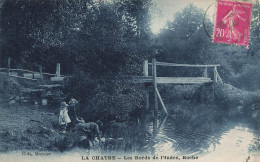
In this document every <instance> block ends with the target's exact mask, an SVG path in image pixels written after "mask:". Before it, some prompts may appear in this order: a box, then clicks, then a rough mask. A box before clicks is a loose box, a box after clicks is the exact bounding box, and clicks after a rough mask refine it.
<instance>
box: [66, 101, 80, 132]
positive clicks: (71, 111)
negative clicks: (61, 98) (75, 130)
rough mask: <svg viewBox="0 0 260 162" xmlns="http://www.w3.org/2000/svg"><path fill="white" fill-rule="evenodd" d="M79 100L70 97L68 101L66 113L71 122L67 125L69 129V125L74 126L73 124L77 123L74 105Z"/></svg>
mask: <svg viewBox="0 0 260 162" xmlns="http://www.w3.org/2000/svg"><path fill="white" fill-rule="evenodd" d="M78 103H79V102H78V101H77V100H76V99H74V98H72V99H71V100H70V101H69V107H68V115H69V117H70V119H71V123H70V124H69V125H68V128H69V129H70V128H71V127H74V125H75V124H77V122H78V120H77V114H76V106H77V104H78Z"/></svg>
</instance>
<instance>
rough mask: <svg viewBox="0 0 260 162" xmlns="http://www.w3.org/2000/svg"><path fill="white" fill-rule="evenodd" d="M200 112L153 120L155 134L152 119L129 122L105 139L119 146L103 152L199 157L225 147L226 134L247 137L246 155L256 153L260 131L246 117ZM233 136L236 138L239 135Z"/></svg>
mask: <svg viewBox="0 0 260 162" xmlns="http://www.w3.org/2000/svg"><path fill="white" fill-rule="evenodd" d="M193 109H196V107H194V108H193ZM200 109H201V110H200V111H190V112H188V113H187V112H186V114H184V113H180V114H170V115H169V116H168V117H160V118H158V119H157V120H156V122H157V124H156V125H157V126H158V128H157V129H156V130H153V127H154V122H155V120H154V119H153V117H152V115H146V116H145V117H144V118H142V119H136V120H135V121H134V122H129V123H127V124H126V125H125V126H124V127H122V128H118V129H117V130H115V129H114V130H113V131H112V133H111V132H110V137H109V136H107V137H106V138H115V139H117V140H118V141H120V140H121V142H115V143H111V144H110V146H109V145H107V146H105V148H106V149H104V151H106V152H117V151H120V152H127V153H129V152H130V153H138V154H142V153H146V154H152V155H153V154H160V153H163V152H167V153H168V154H172V155H174V154H176V155H177V154H185V155H191V154H192V155H193V154H197V155H199V154H205V153H208V152H212V151H214V150H215V149H216V147H218V146H219V145H221V146H222V145H225V144H223V143H221V140H222V139H223V138H229V134H232V133H233V132H236V131H238V132H240V133H241V134H249V135H250V136H249V135H248V138H252V139H246V137H247V136H245V137H244V141H246V140H247V141H248V140H250V141H251V142H250V143H248V145H249V146H248V148H249V150H248V151H250V152H256V151H259V149H260V145H259V134H260V133H259V127H258V125H257V121H256V120H255V119H252V117H251V116H250V115H249V113H228V112H227V111H226V110H224V109H220V108H219V109H218V108H211V107H207V106H205V107H203V108H200ZM203 109H204V110H203ZM110 131H111V130H110ZM106 134H107V135H108V134H109V133H106ZM113 134H117V135H116V136H113ZM235 135H237V136H239V133H237V134H235ZM234 138H236V137H234ZM239 138H240V137H239ZM116 145H117V146H116Z"/></svg>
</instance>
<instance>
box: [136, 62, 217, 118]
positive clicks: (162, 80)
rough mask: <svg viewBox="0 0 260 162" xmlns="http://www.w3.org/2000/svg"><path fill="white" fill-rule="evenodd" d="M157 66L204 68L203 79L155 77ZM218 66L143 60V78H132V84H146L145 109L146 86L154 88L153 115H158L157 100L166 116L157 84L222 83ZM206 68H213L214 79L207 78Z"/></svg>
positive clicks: (146, 91) (146, 104)
mask: <svg viewBox="0 0 260 162" xmlns="http://www.w3.org/2000/svg"><path fill="white" fill-rule="evenodd" d="M149 65H151V66H152V76H149V71H148V69H149V68H148V66H149ZM157 66H174V67H198V68H204V73H203V77H157V70H156V67H157ZM218 66H220V65H190V64H176V63H166V62H156V59H153V60H152V63H148V60H144V63H143V76H134V77H133V82H134V83H144V84H146V86H145V87H146V90H145V107H146V109H149V91H148V84H149V83H150V84H152V85H153V87H154V104H155V106H154V111H155V114H157V113H158V98H159V100H160V103H161V105H162V107H163V110H164V112H165V113H166V114H168V112H167V109H166V107H165V104H164V102H163V100H162V97H161V95H160V93H159V90H158V88H157V84H181V85H185V84H205V83H222V79H221V77H220V76H219V74H218V71H217V67H218ZM208 68H213V70H214V77H213V78H209V77H208Z"/></svg>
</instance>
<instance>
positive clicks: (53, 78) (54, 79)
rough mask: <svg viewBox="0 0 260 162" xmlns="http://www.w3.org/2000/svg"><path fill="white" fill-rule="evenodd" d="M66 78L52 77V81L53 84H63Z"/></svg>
mask: <svg viewBox="0 0 260 162" xmlns="http://www.w3.org/2000/svg"><path fill="white" fill-rule="evenodd" d="M64 78H65V77H51V81H53V82H61V81H63V80H64Z"/></svg>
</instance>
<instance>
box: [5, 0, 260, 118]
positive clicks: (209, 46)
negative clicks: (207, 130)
mask: <svg viewBox="0 0 260 162" xmlns="http://www.w3.org/2000/svg"><path fill="white" fill-rule="evenodd" d="M151 5H152V3H151V0H114V1H102V0H100V1H96V0H52V1H46V0H26V1H23V0H6V1H5V3H4V4H3V6H2V10H1V56H0V57H1V60H0V63H1V66H6V64H7V61H6V60H7V58H8V57H11V58H12V66H14V67H16V68H25V69H30V70H38V67H37V66H38V65H42V66H43V70H44V71H46V72H51V73H53V72H54V70H55V65H56V63H57V62H59V63H61V70H62V73H63V74H66V75H71V76H72V77H71V80H70V86H69V87H68V98H70V97H75V98H77V99H78V100H80V102H81V103H82V104H81V105H82V108H81V110H82V112H83V113H84V115H85V116H86V117H87V119H88V120H95V119H94V118H95V117H97V116H102V117H103V118H104V119H106V120H110V119H114V118H117V119H118V120H125V119H126V117H127V116H128V114H129V113H130V112H132V111H133V110H134V109H140V108H141V107H142V105H143V104H142V102H143V100H142V92H141V88H140V87H137V85H134V84H133V83H131V81H130V78H131V76H133V75H142V71H141V70H142V67H141V65H142V61H143V60H144V59H147V58H151V57H153V56H154V54H155V57H156V58H157V59H158V60H160V61H166V62H175V63H190V64H221V68H220V69H219V73H220V76H221V77H222V78H223V80H224V81H225V82H230V83H231V84H234V85H235V86H237V87H239V88H244V89H247V90H254V89H256V88H259V84H257V83H258V81H259V78H260V74H259V72H256V71H259V70H257V69H259V60H260V59H259V56H260V53H259V52H260V48H259V42H260V40H259V39H260V37H259V33H260V31H259V24H260V20H259V19H260V18H259V4H258V3H254V8H253V16H252V24H251V25H252V28H251V36H250V38H251V40H250V49H249V50H246V49H244V48H243V47H236V46H230V45H223V44H213V43H212V42H211V38H209V37H208V36H207V33H206V32H205V29H204V26H203V21H205V23H206V25H207V26H209V27H207V28H212V29H213V23H212V22H210V20H209V19H208V18H207V17H204V11H202V10H201V9H198V8H197V7H195V6H194V5H193V4H190V5H188V6H187V7H185V8H184V9H182V11H181V12H178V13H176V14H175V15H174V17H173V19H174V20H173V21H171V22H168V25H167V28H165V29H163V30H162V31H161V33H160V34H158V35H157V36H155V35H152V33H151V29H150V19H151V15H150V7H151ZM209 32H210V31H209ZM158 70H159V74H158V75H159V76H160V75H166V76H178V75H179V76H183V75H184V74H185V76H201V75H202V72H203V69H200V70H195V69H191V70H190V69H187V70H186V69H185V70H184V69H178V68H176V69H173V68H167V69H163V68H162V69H158ZM209 70H210V69H209Z"/></svg>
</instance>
